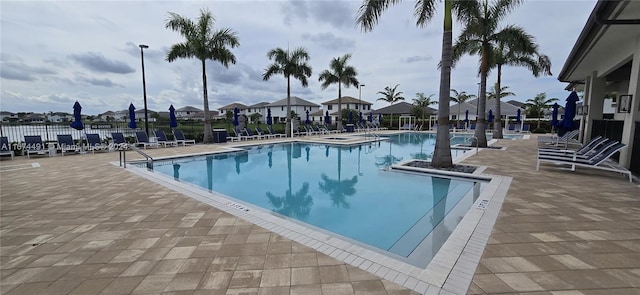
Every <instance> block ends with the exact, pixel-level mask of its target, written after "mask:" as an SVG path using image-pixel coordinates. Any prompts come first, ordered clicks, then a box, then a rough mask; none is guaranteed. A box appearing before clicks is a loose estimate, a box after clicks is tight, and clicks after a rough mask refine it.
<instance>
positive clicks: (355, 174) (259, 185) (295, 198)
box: [154, 133, 483, 267]
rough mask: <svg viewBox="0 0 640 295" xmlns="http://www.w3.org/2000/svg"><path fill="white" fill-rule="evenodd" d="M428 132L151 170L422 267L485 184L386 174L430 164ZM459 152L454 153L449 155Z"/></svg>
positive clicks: (158, 165) (157, 165)
mask: <svg viewBox="0 0 640 295" xmlns="http://www.w3.org/2000/svg"><path fill="white" fill-rule="evenodd" d="M434 137H435V135H433V134H426V133H407V134H398V135H394V136H390V137H388V140H386V141H381V142H372V143H364V144H359V145H349V146H346V145H324V144H313V143H304V142H294V143H282V144H270V145H258V146H250V147H246V148H244V150H243V151H239V152H232V153H224V154H214V155H203V156H194V157H187V158H177V159H167V160H160V161H155V162H154V172H157V173H161V174H164V175H167V176H169V177H173V178H174V179H176V180H178V181H180V182H187V183H191V184H194V185H197V186H199V187H202V188H205V189H207V190H209V191H213V192H218V193H222V194H224V195H226V196H229V197H232V198H234V199H236V200H238V201H241V202H243V203H248V204H251V205H254V206H257V207H260V208H263V209H266V210H269V211H272V212H274V213H277V214H281V215H283V216H286V217H288V218H290V219H293V220H295V221H296V222H303V223H305V224H308V225H311V226H313V227H315V228H318V229H321V230H323V231H326V232H331V233H334V234H338V235H340V236H341V237H342V238H344V239H346V240H348V241H351V242H355V243H359V244H361V245H363V246H365V247H369V248H375V249H377V250H378V251H381V252H384V253H386V254H388V255H389V256H392V257H394V258H396V259H400V260H402V261H405V262H407V263H410V264H412V265H415V266H420V267H424V266H426V265H427V264H428V262H429V261H430V259H431V257H433V256H434V255H435V253H436V252H437V251H438V249H439V248H440V247H441V245H442V244H443V243H444V242H445V241H446V239H447V237H448V236H449V234H450V233H451V231H453V229H454V228H455V227H456V225H457V222H459V221H460V219H462V217H463V216H464V214H465V213H466V212H467V210H468V209H469V208H470V207H471V206H472V205H473V203H474V202H475V200H476V198H477V197H478V195H479V193H480V191H481V187H482V185H483V182H480V181H476V180H469V179H451V178H443V177H437V176H432V175H425V174H416V173H406V172H397V171H394V170H388V169H386V168H387V167H389V166H390V165H393V164H397V163H399V162H401V161H406V160H409V159H412V158H418V159H428V158H430V154H431V153H432V152H433V144H434V140H435V139H434ZM462 152H463V150H452V153H453V154H454V157H455V156H457V155H459V154H461V153H462Z"/></svg>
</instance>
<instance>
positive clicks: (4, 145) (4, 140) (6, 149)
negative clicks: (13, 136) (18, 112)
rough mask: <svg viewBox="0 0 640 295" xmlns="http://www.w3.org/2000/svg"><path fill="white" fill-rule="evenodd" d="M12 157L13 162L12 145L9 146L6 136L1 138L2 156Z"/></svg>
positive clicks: (0, 153) (0, 154)
mask: <svg viewBox="0 0 640 295" xmlns="http://www.w3.org/2000/svg"><path fill="white" fill-rule="evenodd" d="M6 155H9V156H11V160H13V151H12V150H11V145H9V138H7V137H6V136H2V137H0V156H6Z"/></svg>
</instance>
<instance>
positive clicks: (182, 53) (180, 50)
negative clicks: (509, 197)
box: [166, 43, 194, 62]
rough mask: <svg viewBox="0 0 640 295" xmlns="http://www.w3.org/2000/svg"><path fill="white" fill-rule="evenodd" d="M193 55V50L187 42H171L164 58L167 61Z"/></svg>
mask: <svg viewBox="0 0 640 295" xmlns="http://www.w3.org/2000/svg"><path fill="white" fill-rule="evenodd" d="M193 56H194V55H193V52H192V51H191V48H189V45H188V44H187V43H177V44H173V45H172V46H171V49H169V53H167V57H166V60H167V61H168V62H173V61H174V60H176V59H178V58H192V57H193Z"/></svg>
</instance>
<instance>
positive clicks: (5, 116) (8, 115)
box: [0, 111, 18, 122]
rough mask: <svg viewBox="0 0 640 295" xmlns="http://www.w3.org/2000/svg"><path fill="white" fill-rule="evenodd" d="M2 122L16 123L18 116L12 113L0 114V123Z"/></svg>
mask: <svg viewBox="0 0 640 295" xmlns="http://www.w3.org/2000/svg"><path fill="white" fill-rule="evenodd" d="M2 121H18V115H17V114H15V113H12V112H4V111H3V112H0V122H2Z"/></svg>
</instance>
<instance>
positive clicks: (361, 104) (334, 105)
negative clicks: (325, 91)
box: [322, 96, 373, 114]
mask: <svg viewBox="0 0 640 295" xmlns="http://www.w3.org/2000/svg"><path fill="white" fill-rule="evenodd" d="M372 105H373V104H372V103H370V102H368V101H366V100H361V99H357V98H354V97H351V96H343V97H342V108H343V109H348V110H356V111H358V112H360V111H362V113H363V114H368V113H369V112H371V106H372ZM322 109H324V110H326V111H329V113H331V112H337V111H338V99H337V98H336V99H332V100H329V101H325V102H323V103H322Z"/></svg>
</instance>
